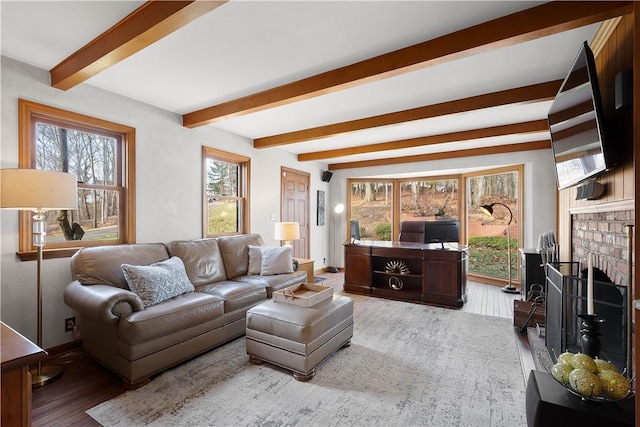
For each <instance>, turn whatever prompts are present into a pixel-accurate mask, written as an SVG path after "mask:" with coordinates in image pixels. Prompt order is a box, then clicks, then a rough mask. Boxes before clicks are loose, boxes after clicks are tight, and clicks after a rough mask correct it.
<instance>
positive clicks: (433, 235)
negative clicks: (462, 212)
mask: <svg viewBox="0 0 640 427" xmlns="http://www.w3.org/2000/svg"><path fill="white" fill-rule="evenodd" d="M424 225H425V229H424V243H440V244H441V245H442V249H444V243H445V242H459V241H460V221H457V220H446V221H425V224H424Z"/></svg>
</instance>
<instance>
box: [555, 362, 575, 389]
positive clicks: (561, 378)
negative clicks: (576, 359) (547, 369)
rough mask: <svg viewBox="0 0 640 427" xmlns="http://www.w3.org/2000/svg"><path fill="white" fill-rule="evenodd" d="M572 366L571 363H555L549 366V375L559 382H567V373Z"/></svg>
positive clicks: (569, 372)
mask: <svg viewBox="0 0 640 427" xmlns="http://www.w3.org/2000/svg"><path fill="white" fill-rule="evenodd" d="M572 370H573V367H572V366H571V365H567V364H566V363H556V364H555V365H553V367H551V375H553V378H555V379H556V380H557V381H558V382H559V383H561V384H565V385H566V384H569V374H571V371H572Z"/></svg>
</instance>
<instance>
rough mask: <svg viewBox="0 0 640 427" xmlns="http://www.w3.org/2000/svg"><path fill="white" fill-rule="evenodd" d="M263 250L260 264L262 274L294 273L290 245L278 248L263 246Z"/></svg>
mask: <svg viewBox="0 0 640 427" xmlns="http://www.w3.org/2000/svg"><path fill="white" fill-rule="evenodd" d="M261 252H262V261H261V264H260V274H261V275H262V276H271V275H274V274H286V273H293V262H292V256H291V247H290V246H282V247H277V248H268V247H263V248H262V251H261Z"/></svg>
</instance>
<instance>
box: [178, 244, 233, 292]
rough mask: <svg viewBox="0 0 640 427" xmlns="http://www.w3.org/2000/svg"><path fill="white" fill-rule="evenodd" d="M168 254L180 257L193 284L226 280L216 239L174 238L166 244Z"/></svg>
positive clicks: (198, 284)
mask: <svg viewBox="0 0 640 427" xmlns="http://www.w3.org/2000/svg"><path fill="white" fill-rule="evenodd" d="M167 248H168V249H169V255H171V256H177V257H180V259H181V260H182V261H183V262H184V267H185V269H186V270H187V276H189V280H190V281H191V283H193V285H194V286H196V287H197V286H200V285H207V284H209V283H214V282H219V281H221V280H226V278H227V272H226V271H225V269H224V262H223V261H222V254H221V253H220V247H219V246H218V242H217V240H216V239H211V238H207V239H197V240H175V241H173V242H170V243H169V244H167Z"/></svg>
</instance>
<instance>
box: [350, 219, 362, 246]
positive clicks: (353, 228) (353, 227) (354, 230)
mask: <svg viewBox="0 0 640 427" xmlns="http://www.w3.org/2000/svg"><path fill="white" fill-rule="evenodd" d="M349 236H350V237H351V243H354V242H355V241H356V240H360V223H359V222H358V220H357V219H350V220H349Z"/></svg>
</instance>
